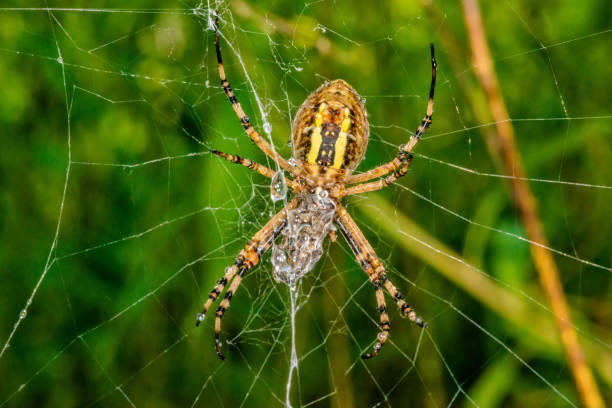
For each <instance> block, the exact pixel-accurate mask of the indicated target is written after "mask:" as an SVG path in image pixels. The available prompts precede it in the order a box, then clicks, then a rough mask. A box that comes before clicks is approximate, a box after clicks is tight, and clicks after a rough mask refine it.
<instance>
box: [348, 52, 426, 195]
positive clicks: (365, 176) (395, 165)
mask: <svg viewBox="0 0 612 408" xmlns="http://www.w3.org/2000/svg"><path fill="white" fill-rule="evenodd" d="M430 47H431V84H430V86H429V100H428V102H427V113H426V114H425V117H424V118H423V120H422V121H421V124H420V125H419V127H418V128H417V130H416V132H415V133H414V135H411V136H410V139H409V140H408V143H406V144H403V145H401V146H400V151H399V153H398V154H397V156H396V157H395V158H394V159H393V160H392V161H390V162H388V163H385V164H382V165H380V166H378V167H375V168H373V169H371V170H369V171H366V172H364V173H360V174H352V175H350V176H349V177H348V179H347V184H354V183H361V182H363V181H368V180H372V179H373V178H376V177H380V176H384V175H386V174H389V173H391V172H392V171H395V170H397V169H399V168H401V167H402V166H403V165H405V163H406V161H407V160H408V156H409V154H410V152H412V149H413V148H414V145H416V144H417V142H418V141H419V140H420V139H421V136H423V134H424V133H425V131H427V128H429V126H430V125H431V118H432V116H433V100H434V90H435V88H436V69H437V63H436V57H435V55H434V45H433V44H431V45H430ZM381 188H382V187H381ZM369 191H371V190H369Z"/></svg>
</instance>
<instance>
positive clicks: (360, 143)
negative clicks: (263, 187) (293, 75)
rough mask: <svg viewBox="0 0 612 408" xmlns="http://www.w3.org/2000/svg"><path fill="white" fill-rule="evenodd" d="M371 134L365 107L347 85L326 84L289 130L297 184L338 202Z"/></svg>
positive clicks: (301, 110) (338, 82)
mask: <svg viewBox="0 0 612 408" xmlns="http://www.w3.org/2000/svg"><path fill="white" fill-rule="evenodd" d="M369 133H370V126H369V123H368V118H367V114H366V110H365V106H364V104H363V102H362V101H361V98H360V97H359V94H357V92H356V91H355V90H354V89H353V87H351V86H350V85H349V84H348V83H347V82H345V81H343V80H342V79H337V80H334V81H331V82H326V83H324V84H323V85H321V87H319V89H317V90H316V91H314V92H313V93H312V94H310V96H309V97H308V98H307V99H306V101H304V103H303V104H302V106H301V107H300V109H299V110H298V112H297V114H296V117H295V120H294V122H293V129H292V143H291V145H292V146H293V158H294V159H295V160H296V162H297V166H296V167H298V168H301V169H302V172H301V174H299V175H297V177H296V181H298V182H301V184H302V185H304V186H305V190H306V191H307V192H310V193H313V192H314V190H315V189H316V188H324V189H326V190H328V191H329V192H330V196H331V197H333V198H337V199H339V198H340V196H341V193H342V187H343V186H344V184H346V181H345V179H346V177H347V176H348V175H350V174H351V172H352V171H353V169H355V167H357V165H358V164H359V163H360V162H361V160H362V159H363V156H364V154H365V151H366V148H367V145H368V137H369Z"/></svg>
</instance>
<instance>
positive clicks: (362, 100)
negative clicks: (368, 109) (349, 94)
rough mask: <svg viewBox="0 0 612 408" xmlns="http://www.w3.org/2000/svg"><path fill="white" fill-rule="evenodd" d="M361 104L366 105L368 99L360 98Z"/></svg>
mask: <svg viewBox="0 0 612 408" xmlns="http://www.w3.org/2000/svg"><path fill="white" fill-rule="evenodd" d="M359 102H361V103H363V104H364V105H365V103H366V98H364V97H361V98H359Z"/></svg>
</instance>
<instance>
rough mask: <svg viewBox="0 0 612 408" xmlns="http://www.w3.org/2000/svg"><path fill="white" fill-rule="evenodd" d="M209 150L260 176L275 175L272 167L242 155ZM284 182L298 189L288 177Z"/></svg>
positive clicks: (272, 176)
mask: <svg viewBox="0 0 612 408" xmlns="http://www.w3.org/2000/svg"><path fill="white" fill-rule="evenodd" d="M210 152H211V153H212V154H215V155H217V156H219V157H222V158H224V159H225V160H229V161H231V162H232V163H236V164H240V165H241V166H245V167H248V168H249V169H251V170H254V171H256V172H257V173H259V174H261V175H262V176H266V177H268V178H274V176H275V175H276V172H275V171H274V170H272V169H270V168H269V167H266V166H264V165H261V164H259V163H255V162H254V161H252V160H249V159H245V158H244V157H241V156H237V155H234V154H228V153H223V152H220V151H218V150H215V149H211V150H210ZM285 183H286V184H287V185H288V186H289V187H291V188H292V189H293V190H297V189H298V184H297V183H296V182H295V181H293V180H289V179H288V178H286V177H285Z"/></svg>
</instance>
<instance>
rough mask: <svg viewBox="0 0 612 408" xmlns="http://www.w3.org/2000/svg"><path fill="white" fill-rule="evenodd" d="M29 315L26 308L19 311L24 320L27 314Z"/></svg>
mask: <svg viewBox="0 0 612 408" xmlns="http://www.w3.org/2000/svg"><path fill="white" fill-rule="evenodd" d="M27 315H28V311H27V310H25V309H23V310H22V311H21V313H19V318H20V319H21V320H23V319H25V318H26V316H27Z"/></svg>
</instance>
